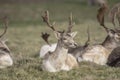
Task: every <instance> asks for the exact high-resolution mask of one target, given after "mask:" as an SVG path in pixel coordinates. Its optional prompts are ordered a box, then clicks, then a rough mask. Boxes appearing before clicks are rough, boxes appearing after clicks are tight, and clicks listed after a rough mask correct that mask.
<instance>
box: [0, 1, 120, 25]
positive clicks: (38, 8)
mask: <svg viewBox="0 0 120 80" xmlns="http://www.w3.org/2000/svg"><path fill="white" fill-rule="evenodd" d="M90 1H92V0H0V17H3V16H5V15H7V16H8V17H9V20H10V24H13V25H15V24H19V25H27V24H30V25H32V24H33V25H36V24H42V22H41V14H42V13H43V12H44V11H45V10H49V11H50V14H51V19H52V20H55V21H59V22H64V21H66V20H67V17H68V16H69V14H70V13H71V12H72V13H73V15H74V21H75V22H76V23H82V22H84V21H85V20H91V19H93V20H94V19H96V12H97V8H98V6H97V5H95V6H91V5H92V3H90ZM93 1H94V0H93ZM118 2H120V1H119V0H108V4H109V6H110V7H112V5H113V4H115V3H118Z"/></svg>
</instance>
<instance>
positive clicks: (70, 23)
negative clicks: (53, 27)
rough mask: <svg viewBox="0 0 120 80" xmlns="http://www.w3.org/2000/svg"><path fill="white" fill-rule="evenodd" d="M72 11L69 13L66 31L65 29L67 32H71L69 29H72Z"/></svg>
mask: <svg viewBox="0 0 120 80" xmlns="http://www.w3.org/2000/svg"><path fill="white" fill-rule="evenodd" d="M72 18H73V17H72V13H71V14H70V17H69V26H68V31H67V33H70V32H71V29H72V27H73V25H74V23H73V22H72Z"/></svg>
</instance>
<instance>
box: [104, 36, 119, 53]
mask: <svg viewBox="0 0 120 80" xmlns="http://www.w3.org/2000/svg"><path fill="white" fill-rule="evenodd" d="M102 45H103V46H104V47H105V48H106V49H108V50H109V51H110V52H111V51H112V50H113V49H114V48H116V47H117V46H118V43H117V42H116V41H115V40H114V39H112V38H111V37H110V36H107V37H106V39H105V40H104V42H103V43H102Z"/></svg>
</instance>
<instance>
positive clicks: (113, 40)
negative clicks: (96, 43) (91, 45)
mask: <svg viewBox="0 0 120 80" xmlns="http://www.w3.org/2000/svg"><path fill="white" fill-rule="evenodd" d="M107 9H108V7H107V4H103V5H102V6H101V8H100V9H99V10H98V14H97V19H98V22H99V23H100V25H101V26H102V27H103V28H104V29H105V30H106V32H107V34H108V36H107V37H106V39H105V41H104V42H103V43H102V45H103V46H105V47H107V48H113V47H117V45H118V44H119V43H120V30H118V29H116V28H114V29H110V28H108V27H106V25H105V23H104V15H105V13H106V11H107Z"/></svg>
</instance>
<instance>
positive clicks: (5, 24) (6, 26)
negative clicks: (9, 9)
mask: <svg viewBox="0 0 120 80" xmlns="http://www.w3.org/2000/svg"><path fill="white" fill-rule="evenodd" d="M3 20H4V27H5V29H4V32H3V33H2V34H1V35H0V38H1V37H2V36H4V35H5V33H6V32H7V28H8V20H7V16H5V17H4V18H3Z"/></svg>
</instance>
